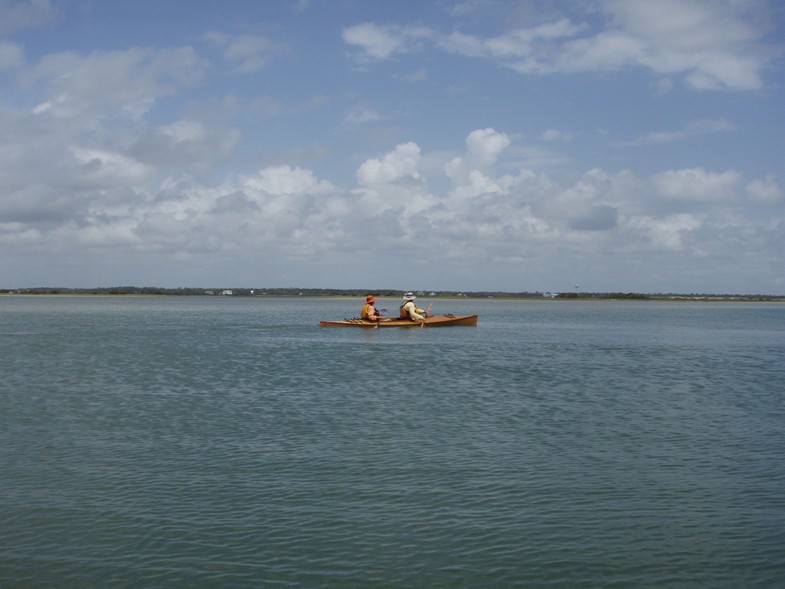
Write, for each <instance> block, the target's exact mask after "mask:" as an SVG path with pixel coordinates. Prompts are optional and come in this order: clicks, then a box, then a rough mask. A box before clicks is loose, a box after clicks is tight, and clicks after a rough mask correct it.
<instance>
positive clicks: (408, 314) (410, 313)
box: [401, 292, 425, 321]
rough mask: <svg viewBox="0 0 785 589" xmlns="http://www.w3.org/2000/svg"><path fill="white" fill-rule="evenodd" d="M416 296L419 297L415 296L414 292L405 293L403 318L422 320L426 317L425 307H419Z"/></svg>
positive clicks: (402, 310) (402, 308)
mask: <svg viewBox="0 0 785 589" xmlns="http://www.w3.org/2000/svg"><path fill="white" fill-rule="evenodd" d="M416 298H417V297H415V296H414V293H413V292H407V293H406V294H405V295H403V305H401V319H411V320H412V321H422V320H423V319H425V311H424V310H423V309H418V308H417V305H415V304H414V299H416ZM421 313H422V315H421Z"/></svg>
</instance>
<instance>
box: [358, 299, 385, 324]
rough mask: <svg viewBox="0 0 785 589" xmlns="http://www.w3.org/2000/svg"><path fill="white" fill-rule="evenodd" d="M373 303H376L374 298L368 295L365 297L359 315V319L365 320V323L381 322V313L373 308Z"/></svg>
mask: <svg viewBox="0 0 785 589" xmlns="http://www.w3.org/2000/svg"><path fill="white" fill-rule="evenodd" d="M375 302H376V297H375V296H373V295H368V296H367V297H365V305H363V310H362V312H361V313H360V317H361V318H362V319H365V320H366V321H381V319H382V312H381V311H379V309H377V308H376V307H374V306H373V304H374V303H375Z"/></svg>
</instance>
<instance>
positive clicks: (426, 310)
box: [420, 301, 433, 327]
mask: <svg viewBox="0 0 785 589" xmlns="http://www.w3.org/2000/svg"><path fill="white" fill-rule="evenodd" d="M431 307H433V301H431V304H430V305H428V308H427V309H425V315H423V318H422V323H420V327H425V318H426V317H428V313H430V312H431Z"/></svg>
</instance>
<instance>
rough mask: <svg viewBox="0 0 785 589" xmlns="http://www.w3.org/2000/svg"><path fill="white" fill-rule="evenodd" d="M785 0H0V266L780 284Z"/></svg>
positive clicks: (10, 273) (675, 286) (417, 279)
mask: <svg viewBox="0 0 785 589" xmlns="http://www.w3.org/2000/svg"><path fill="white" fill-rule="evenodd" d="M784 25H785V4H783V3H782V2H781V1H779V0H769V1H767V0H657V2H652V1H650V0H517V1H511V0H465V1H460V0H458V1H452V2H448V1H446V0H432V1H427V0H395V1H393V0H387V1H381V0H380V1H374V0H292V1H287V0H275V1H273V0H269V1H262V0H225V1H223V2H212V1H207V0H203V1H194V0H134V1H133V2H128V1H127V0H0V137H2V140H0V288H7V289H15V288H29V287H43V286H48V287H55V286H57V287H72V288H79V287H85V288H88V287H101V286H121V285H135V286H160V287H168V288H177V287H202V286H204V287H227V288H231V287H236V288H242V287H245V288H275V287H302V288H347V289H358V288H359V289H367V290H369V291H372V290H374V289H400V290H402V291H406V290H436V291H438V290H460V291H508V292H521V291H529V292H536V291H549V292H565V291H570V292H572V291H574V290H576V289H579V290H580V291H585V292H639V293H724V294H785V107H784V106H783V105H785V92H784V91H783V85H784V84H785V75H784V73H785V72H784V68H785V28H784Z"/></svg>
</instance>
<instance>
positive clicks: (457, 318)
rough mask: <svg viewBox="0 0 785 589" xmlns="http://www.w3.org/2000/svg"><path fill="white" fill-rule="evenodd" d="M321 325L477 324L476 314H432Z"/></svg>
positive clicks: (437, 325)
mask: <svg viewBox="0 0 785 589" xmlns="http://www.w3.org/2000/svg"><path fill="white" fill-rule="evenodd" d="M319 325H320V326H321V327H376V326H379V327H451V326H453V325H468V326H475V325H477V315H433V316H431V317H426V318H425V320H424V321H412V320H411V319H397V318H390V319H382V320H381V321H366V320H365V319H359V318H355V319H343V320H342V321H319Z"/></svg>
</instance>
